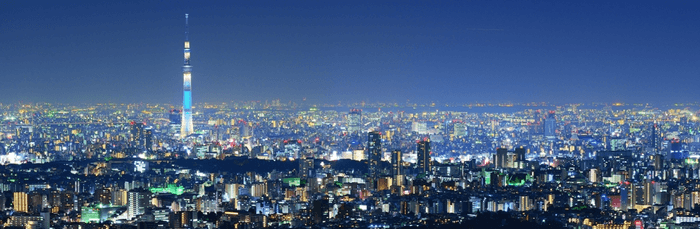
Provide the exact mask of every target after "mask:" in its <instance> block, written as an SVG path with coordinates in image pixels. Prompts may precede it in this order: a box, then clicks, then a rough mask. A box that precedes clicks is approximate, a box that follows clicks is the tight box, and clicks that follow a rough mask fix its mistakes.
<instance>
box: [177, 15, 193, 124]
mask: <svg viewBox="0 0 700 229" xmlns="http://www.w3.org/2000/svg"><path fill="white" fill-rule="evenodd" d="M188 18H189V15H188V14H185V65H184V66H182V76H183V78H184V79H183V81H184V82H183V88H182V89H183V93H182V127H181V129H180V137H181V138H184V137H187V136H188V135H190V134H192V133H194V127H193V126H192V66H191V65H190V31H189V19H188Z"/></svg>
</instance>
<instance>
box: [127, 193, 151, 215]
mask: <svg viewBox="0 0 700 229" xmlns="http://www.w3.org/2000/svg"><path fill="white" fill-rule="evenodd" d="M127 205H129V206H128V207H127V209H126V211H127V217H128V218H129V219H132V218H134V217H136V216H138V215H141V214H143V213H144V212H145V211H146V207H147V205H148V191H146V190H145V189H132V190H131V191H129V192H128V193H127Z"/></svg>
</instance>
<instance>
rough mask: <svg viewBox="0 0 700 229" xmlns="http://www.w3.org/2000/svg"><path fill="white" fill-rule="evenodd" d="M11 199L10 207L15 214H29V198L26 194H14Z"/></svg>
mask: <svg viewBox="0 0 700 229" xmlns="http://www.w3.org/2000/svg"><path fill="white" fill-rule="evenodd" d="M12 197H13V198H12V206H14V210H15V211H16V212H29V196H28V195H27V193H26V192H15V193H14V194H13V195H12Z"/></svg>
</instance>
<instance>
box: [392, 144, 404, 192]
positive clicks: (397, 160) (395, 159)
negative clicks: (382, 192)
mask: <svg viewBox="0 0 700 229" xmlns="http://www.w3.org/2000/svg"><path fill="white" fill-rule="evenodd" d="M401 157H403V154H402V153H401V150H394V151H392V152H391V173H392V175H394V185H397V186H401V185H403V159H402V158H401Z"/></svg>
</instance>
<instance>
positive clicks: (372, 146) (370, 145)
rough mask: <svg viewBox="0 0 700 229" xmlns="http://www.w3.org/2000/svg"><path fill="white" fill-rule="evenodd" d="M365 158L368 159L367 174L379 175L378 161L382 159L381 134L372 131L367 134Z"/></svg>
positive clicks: (373, 177)
mask: <svg viewBox="0 0 700 229" xmlns="http://www.w3.org/2000/svg"><path fill="white" fill-rule="evenodd" d="M367 136H368V140H367V158H368V159H369V176H370V177H371V178H372V179H375V180H376V179H377V178H378V177H379V162H380V161H381V160H382V134H381V133H379V132H377V131H372V132H369V133H368V134H367Z"/></svg>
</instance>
